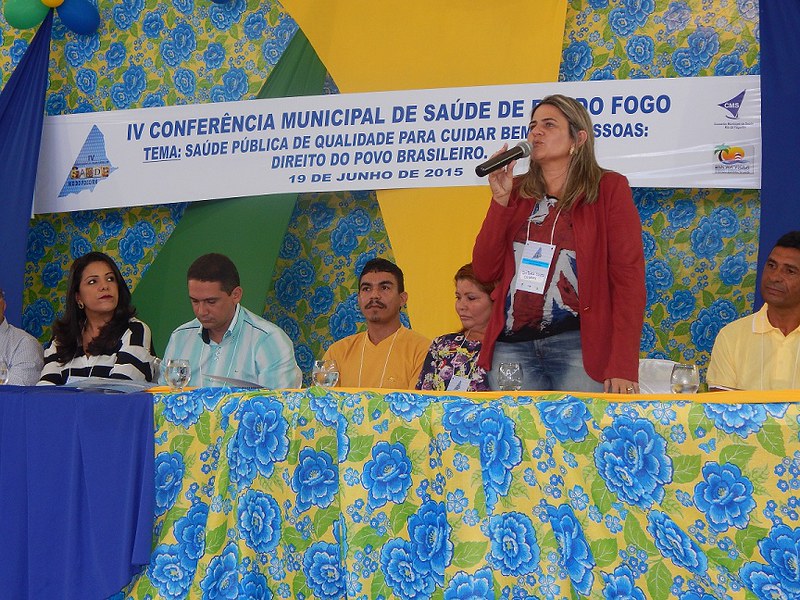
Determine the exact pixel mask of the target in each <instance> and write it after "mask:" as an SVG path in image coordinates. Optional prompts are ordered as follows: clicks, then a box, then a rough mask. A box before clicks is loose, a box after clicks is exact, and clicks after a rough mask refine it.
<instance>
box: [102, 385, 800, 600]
mask: <svg viewBox="0 0 800 600" xmlns="http://www.w3.org/2000/svg"><path fill="white" fill-rule="evenodd" d="M719 397H720V398H722V397H723V396H719ZM611 398H613V397H611V396H600V397H594V398H592V397H581V398H578V397H575V396H570V395H564V394H560V393H558V394H553V393H551V394H543V395H537V396H522V395H521V396H516V397H511V396H503V397H501V396H496V397H492V396H485V395H482V396H473V397H469V398H467V397H460V396H441V395H439V396H436V395H424V394H412V393H387V394H382V393H376V392H361V393H343V392H333V393H330V392H326V391H325V390H322V389H320V388H311V389H310V390H306V391H303V392H265V391H256V392H253V391H246V392H245V391H231V390H227V391H225V390H219V389H199V390H195V391H191V392H187V393H180V394H167V395H157V396H155V406H156V411H155V418H156V421H155V422H156V433H155V435H156V440H155V441H156V458H155V471H156V513H157V520H156V525H155V546H154V550H153V553H152V558H151V561H150V565H149V566H148V567H147V568H146V569H145V570H144V571H143V572H142V574H141V575H140V576H139V577H137V578H135V579H134V580H133V581H132V582H131V585H130V586H129V587H128V588H127V589H126V590H125V591H124V592H121V593H120V594H118V595H117V597H119V598H135V599H137V600H145V599H146V598H152V599H155V598H159V599H169V600H173V599H178V598H213V599H217V598H226V599H227V598H247V599H260V598H300V599H310V598H320V599H327V598H343V597H345V596H346V597H349V598H364V599H366V598H393V597H395V598H403V599H426V598H445V599H451V598H452V599H455V598H529V597H532V598H548V599H549V598H580V597H589V598H598V599H599V598H604V599H611V598H640V599H643V598H655V599H661V598H680V599H682V600H701V599H702V600H706V599H707V600H711V599H713V598H755V597H758V598H787V599H789V598H800V567H798V565H799V564H800V529H799V528H798V523H797V521H798V514H799V513H798V504H799V503H798V490H799V489H800V442H798V431H800V426H799V425H798V416H799V415H800V404H795V403H791V402H788V403H787V402H784V403H775V404H758V403H753V404H722V403H719V404H716V403H713V404H699V403H690V402H685V401H683V402H670V401H656V402H625V403H613V402H609V399H611ZM663 398H666V397H663ZM798 400H800V397H799V398H798Z"/></svg>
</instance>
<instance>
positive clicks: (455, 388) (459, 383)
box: [447, 375, 470, 392]
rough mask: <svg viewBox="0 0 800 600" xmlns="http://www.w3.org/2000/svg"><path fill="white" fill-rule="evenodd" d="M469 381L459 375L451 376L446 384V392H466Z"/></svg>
mask: <svg viewBox="0 0 800 600" xmlns="http://www.w3.org/2000/svg"><path fill="white" fill-rule="evenodd" d="M469 381H470V380H469V379H467V378H466V377H461V376H460V375H453V378H452V379H451V380H450V383H448V384H447V391H448V392H466V391H467V390H468V389H469Z"/></svg>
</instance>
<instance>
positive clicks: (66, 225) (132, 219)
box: [0, 0, 760, 370]
mask: <svg viewBox="0 0 800 600" xmlns="http://www.w3.org/2000/svg"><path fill="white" fill-rule="evenodd" d="M99 8H100V13H101V22H102V25H101V29H100V31H99V33H98V34H97V35H93V36H77V35H74V34H72V33H71V32H69V31H67V30H66V29H65V28H64V27H63V25H61V23H60V22H59V20H58V18H56V19H55V24H54V31H53V43H52V47H51V69H50V89H49V92H48V97H47V103H46V106H47V112H48V114H65V113H74V112H85V111H93V110H114V109H123V108H134V107H146V106H160V105H164V104H167V105H172V104H184V103H198V102H213V101H222V100H241V99H249V98H253V97H254V96H255V94H256V93H257V92H258V90H259V89H260V88H261V86H262V85H263V83H264V80H265V79H266V77H267V76H268V75H269V73H270V72H271V70H272V68H273V67H274V66H275V65H276V64H277V62H278V60H279V59H280V56H281V54H282V52H283V51H284V49H285V48H286V46H287V44H288V43H289V41H290V40H291V38H292V36H293V34H294V33H295V32H296V31H297V25H296V24H295V23H294V21H293V20H292V19H291V18H290V17H289V16H288V15H287V14H286V13H284V12H283V11H282V9H281V6H280V4H279V3H277V2H256V1H255V0H247V1H246V0H229V1H228V2H226V3H222V4H216V3H213V2H205V1H203V2H195V1H194V0H173V1H172V2H156V1H155V0H147V1H145V0H126V1H125V2H122V3H118V4H101V6H100V7H99ZM758 34H759V30H758V5H757V2H755V1H754V0H674V1H668V0H658V1H656V0H570V2H569V3H568V8H567V20H566V28H565V33H564V46H563V59H562V66H561V72H560V79H561V80H563V81H577V80H592V79H610V78H617V79H624V78H635V77H704V76H724V75H742V74H753V73H758V72H759V37H758ZM32 35H33V32H32V31H27V32H19V31H17V30H13V29H10V28H9V27H8V25H7V24H6V23H5V21H4V20H3V17H2V16H1V15H0V69H1V70H2V79H3V81H5V79H7V77H8V74H9V73H10V72H11V71H12V69H13V67H14V66H15V65H16V64H17V63H18V62H19V60H20V58H21V56H22V54H23V53H24V51H25V49H26V47H27V45H28V42H29V40H30V38H31V37H32ZM327 88H328V89H327V91H329V92H331V93H336V88H335V82H329V85H328V86H327ZM634 197H635V200H636V203H637V206H638V208H639V211H640V214H641V216H642V224H643V236H644V244H645V252H646V258H647V286H648V300H649V302H648V308H647V314H646V325H645V328H644V331H643V336H642V346H641V350H642V355H643V356H650V357H668V358H671V359H673V360H682V361H689V362H695V363H697V364H698V365H699V366H700V367H701V368H702V369H703V370H704V367H705V366H706V365H707V363H708V357H709V352H710V350H711V346H712V344H713V340H714V338H715V336H716V333H717V332H718V331H719V329H720V328H721V327H722V326H723V325H724V324H726V323H728V322H730V321H731V320H733V319H735V318H737V317H738V316H741V315H743V314H746V313H748V312H750V311H751V310H752V304H753V299H754V293H755V284H756V282H755V270H756V255H757V251H758V247H757V246H758V244H757V240H758V224H759V215H760V202H759V194H758V191H756V190H659V189H637V190H634ZM143 200H145V201H146V199H143ZM323 205H324V206H327V207H329V208H330V209H332V210H333V213H332V214H331V218H330V220H329V221H328V222H327V225H326V227H325V228H324V230H323V229H319V228H318V227H317V225H316V224H315V223H317V222H318V219H319V215H318V211H319V210H320V206H323ZM182 211H183V207H182V206H181V205H174V206H155V207H153V206H151V207H141V208H135V209H127V210H107V211H89V212H86V213H83V214H78V215H43V216H39V217H36V218H34V219H33V220H32V222H31V233H30V241H29V249H28V264H27V268H26V288H27V291H26V297H25V299H24V302H25V308H24V327H25V328H26V329H28V330H29V331H30V332H31V333H33V334H34V335H36V336H37V337H39V338H40V339H41V340H43V341H45V340H47V339H48V338H49V335H50V325H49V324H50V322H51V321H52V318H53V317H54V316H55V315H57V314H58V313H59V312H60V311H61V310H62V308H63V304H62V303H63V289H64V286H65V284H66V282H65V279H66V269H67V268H68V266H69V263H70V262H71V260H72V258H73V257H74V256H76V252H80V251H81V249H82V248H87V247H88V244H90V245H92V246H94V247H95V248H98V249H101V250H105V251H107V252H109V254H111V255H112V256H113V257H114V258H115V259H116V260H117V261H118V263H119V264H120V265H121V267H122V270H123V274H124V275H125V277H126V280H127V281H128V283H129V285H131V286H132V287H134V286H135V285H136V284H137V282H138V281H139V279H140V278H141V276H142V274H143V273H144V272H145V271H146V269H147V267H148V266H149V264H151V263H152V261H153V260H155V258H156V256H157V254H158V250H159V249H160V247H161V245H162V244H163V242H164V240H165V239H167V237H168V236H169V234H170V232H171V231H172V229H173V228H174V225H175V223H176V221H177V219H179V218H180V216H181V214H182ZM365 214H366V215H369V216H368V217H364V215H365ZM315 219H317V221H315ZM364 224H367V226H368V227H370V228H371V229H370V230H369V231H366V232H364V233H358V232H359V231H361V230H360V229H359V227H362V226H363V225H364ZM443 226H445V224H443ZM305 227H311V229H310V231H313V232H314V240H313V246H312V245H311V243H312V240H311V239H310V238H309V237H308V236H307V235H306V230H305V229H304V228H305ZM347 236H355V238H353V237H347ZM354 240H356V245H355V246H353V242H354ZM298 241H300V245H301V246H302V249H301V251H300V253H299V254H297V255H293V254H292V253H293V252H294V248H295V247H296V246H297V242H298ZM346 247H347V248H349V247H352V248H353V249H352V253H351V255H350V256H347V257H345V256H343V255H342V254H341V252H342V249H343V248H346ZM284 249H285V250H286V252H285V253H284V254H285V255H282V257H281V258H280V260H279V264H278V265H277V268H276V270H275V272H274V280H273V286H272V290H271V292H270V293H269V294H268V296H267V297H266V298H265V310H264V314H265V315H266V316H267V317H268V318H271V319H273V320H275V321H280V324H281V326H282V327H284V328H285V329H286V330H287V332H288V333H289V334H290V335H291V336H292V339H293V340H294V341H295V343H296V344H297V357H298V361H299V362H300V364H301V365H302V366H303V367H304V369H305V370H307V368H308V367H309V366H310V362H309V361H310V360H311V357H313V356H318V355H319V354H320V353H321V352H322V351H323V349H324V348H325V347H326V346H327V345H328V344H330V343H331V342H332V341H333V340H334V339H335V338H336V337H338V335H340V334H341V335H343V334H344V332H345V331H351V330H352V327H353V323H354V322H355V320H357V319H358V315H357V314H354V313H353V311H352V309H353V308H354V305H353V302H352V298H350V297H349V296H348V294H350V293H352V291H353V290H354V289H355V273H356V271H357V269H356V268H354V267H355V265H354V261H355V260H356V258H357V257H358V256H359V253H361V252H375V253H376V254H380V255H386V256H389V257H391V246H390V243H389V239H388V236H387V235H386V232H385V229H384V228H383V226H382V223H381V219H380V214H379V209H378V208H377V206H376V204H375V201H374V196H373V195H371V194H347V193H342V194H338V195H328V196H325V197H320V198H300V201H298V203H297V208H296V214H295V215H294V216H293V218H292V225H291V226H290V230H289V231H288V232H287V238H286V241H285V243H284ZM293 256H294V258H293ZM299 260H306V261H309V264H311V265H312V267H313V269H314V271H313V272H314V274H315V279H313V283H311V282H309V283H306V284H305V285H306V286H307V288H308V291H309V294H308V296H309V297H313V298H314V300H313V306H312V305H311V302H312V301H311V300H308V299H307V298H302V299H297V300H295V299H294V298H293V294H294V293H295V292H293V291H290V286H289V285H288V284H289V282H290V281H295V280H297V281H302V278H301V279H299V280H298V279H297V276H298V275H302V273H301V271H302V272H303V273H306V274H307V272H305V271H303V269H302V268H301V267H300V266H297V265H296V264H295V263H296V261H299ZM303 264H304V265H305V263H303ZM309 286H310V287H309ZM348 290H349V291H348ZM325 307H327V308H325ZM293 311H294V312H293ZM331 331H333V335H331Z"/></svg>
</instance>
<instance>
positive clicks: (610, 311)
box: [472, 95, 646, 394]
mask: <svg viewBox="0 0 800 600" xmlns="http://www.w3.org/2000/svg"><path fill="white" fill-rule="evenodd" d="M528 142H529V143H530V144H531V147H532V149H531V157H530V168H529V170H528V172H527V173H526V174H524V175H520V176H518V177H514V174H513V168H514V162H512V163H510V164H508V165H507V166H506V167H504V168H501V169H498V170H495V171H493V172H492V173H490V174H489V186H490V188H491V190H492V201H491V203H490V206H489V211H488V212H487V214H486V218H485V219H484V221H483V225H482V226H481V230H480V232H479V233H478V237H477V239H476V240H475V247H474V249H473V256H472V263H473V268H474V270H475V275H476V276H477V277H478V279H480V280H481V281H495V280H499V281H500V284H499V285H498V286H497V287H496V288H495V291H494V294H493V296H492V297H493V299H494V300H495V302H494V309H493V311H492V317H491V320H490V322H489V325H488V327H487V329H486V334H485V337H484V341H483V349H482V351H481V354H480V359H479V361H478V364H479V366H481V367H483V368H484V369H486V370H487V371H488V372H489V385H490V386H491V387H492V389H498V386H497V381H498V366H499V364H500V363H501V362H516V363H519V364H520V366H521V367H522V375H523V382H522V388H523V389H526V390H564V391H584V392H600V391H606V392H614V393H623V394H624V393H628V394H631V393H637V392H638V391H639V384H638V369H639V345H640V339H641V334H642V325H643V322H644V307H645V297H646V292H645V284H644V252H643V250H642V225H641V221H640V219H639V214H638V212H637V211H636V207H635V206H634V204H633V197H632V195H631V189H630V186H629V185H628V181H627V179H626V178H625V177H624V176H622V175H620V174H619V173H615V172H613V171H606V170H603V169H601V168H600V166H599V165H598V164H597V159H596V158H595V155H594V132H593V129H592V122H591V118H590V117H589V113H588V112H587V110H586V109H585V108H584V107H583V105H581V104H580V103H579V102H577V101H576V100H574V99H573V98H569V97H567V96H562V95H552V96H547V97H545V98H544V99H543V100H542V101H541V102H540V103H539V104H537V105H536V107H535V108H534V109H533V112H532V114H531V121H530V127H529V129H528ZM506 149H507V145H506V146H504V147H503V148H502V149H501V152H502V151H505V150H506Z"/></svg>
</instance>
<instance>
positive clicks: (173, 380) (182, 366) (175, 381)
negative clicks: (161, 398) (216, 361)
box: [164, 358, 192, 392]
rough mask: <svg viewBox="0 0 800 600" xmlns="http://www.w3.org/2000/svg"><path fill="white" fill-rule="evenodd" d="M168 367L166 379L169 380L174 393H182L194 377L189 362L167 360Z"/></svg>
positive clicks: (165, 374) (184, 360)
mask: <svg viewBox="0 0 800 600" xmlns="http://www.w3.org/2000/svg"><path fill="white" fill-rule="evenodd" d="M166 365H167V368H166V371H164V378H165V379H166V380H167V383H168V384H169V387H170V389H171V390H172V391H174V392H180V391H182V390H183V388H185V387H186V384H187V383H189V379H191V377H192V370H191V368H190V367H189V361H188V360H186V359H185V358H170V359H169V360H167V363H166Z"/></svg>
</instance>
